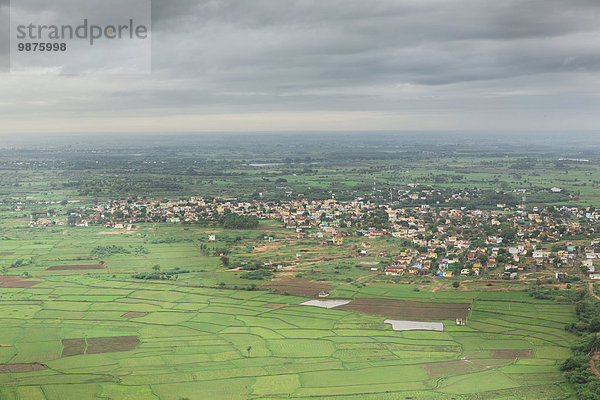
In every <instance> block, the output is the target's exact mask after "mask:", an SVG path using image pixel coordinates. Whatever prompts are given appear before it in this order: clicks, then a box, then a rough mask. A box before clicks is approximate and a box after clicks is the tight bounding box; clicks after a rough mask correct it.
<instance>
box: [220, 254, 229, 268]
mask: <svg viewBox="0 0 600 400" xmlns="http://www.w3.org/2000/svg"><path fill="white" fill-rule="evenodd" d="M221 263H222V264H223V266H224V267H225V268H227V267H229V257H226V256H223V257H221Z"/></svg>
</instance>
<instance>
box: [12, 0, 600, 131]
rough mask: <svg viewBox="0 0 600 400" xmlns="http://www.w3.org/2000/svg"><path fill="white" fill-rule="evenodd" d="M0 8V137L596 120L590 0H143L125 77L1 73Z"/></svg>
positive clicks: (583, 123) (562, 126) (570, 126)
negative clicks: (137, 47)
mask: <svg viewBox="0 0 600 400" xmlns="http://www.w3.org/2000/svg"><path fill="white" fill-rule="evenodd" d="M8 11H9V8H8V1H7V0H0V135H4V136H6V135H20V134H43V135H45V134H48V135H50V134H57V133H61V134H62V133H125V132H127V133H146V132H148V133H171V132H173V133H175V132H177V133H181V132H215V131H216V132H218V131H240V132H243V131H261V132H270V131H273V132H281V131H355V130H356V131H377V130H385V131H468V132H492V133H493V132H506V131H508V132H532V131H563V132H573V131H590V132H593V131H600V129H599V128H600V1H598V0H564V1H559V0H502V1H491V0H489V1H487V0H427V1H423V0H373V1H364V0H252V1H250V0H247V1H244V0H154V1H153V3H152V73H150V74H140V75H102V74H100V75H85V74H79V75H55V74H44V73H38V74H28V75H21V74H11V73H9V72H8V71H7V67H6V66H7V65H8V62H7V60H8V59H9V53H8V50H7V47H8V46H7V41H8V28H7V26H8V25H7V24H8V22H7V21H8V19H7V18H8ZM97 12H98V13H102V10H101V8H98V11H97ZM110 56H111V55H110V53H109V52H108V53H107V52H105V53H102V52H98V54H97V57H99V59H100V58H101V59H105V58H106V57H110ZM0 138H1V137H0Z"/></svg>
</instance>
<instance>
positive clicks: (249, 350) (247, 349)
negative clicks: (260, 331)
mask: <svg viewBox="0 0 600 400" xmlns="http://www.w3.org/2000/svg"><path fill="white" fill-rule="evenodd" d="M246 351H248V357H250V352H251V351H252V346H248V347H246Z"/></svg>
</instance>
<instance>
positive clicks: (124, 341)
mask: <svg viewBox="0 0 600 400" xmlns="http://www.w3.org/2000/svg"><path fill="white" fill-rule="evenodd" d="M87 343H88V347H87V350H86V352H85V354H98V353H114V352H117V351H128V350H133V349H135V348H136V347H137V345H138V344H139V343H140V339H139V338H138V337H137V336H115V337H99V338H89V339H87Z"/></svg>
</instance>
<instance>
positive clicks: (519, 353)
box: [490, 350, 533, 358]
mask: <svg viewBox="0 0 600 400" xmlns="http://www.w3.org/2000/svg"><path fill="white" fill-rule="evenodd" d="M490 355H491V356H492V357H495V358H532V357H533V351H531V350H492V351H491V352H490Z"/></svg>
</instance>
